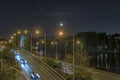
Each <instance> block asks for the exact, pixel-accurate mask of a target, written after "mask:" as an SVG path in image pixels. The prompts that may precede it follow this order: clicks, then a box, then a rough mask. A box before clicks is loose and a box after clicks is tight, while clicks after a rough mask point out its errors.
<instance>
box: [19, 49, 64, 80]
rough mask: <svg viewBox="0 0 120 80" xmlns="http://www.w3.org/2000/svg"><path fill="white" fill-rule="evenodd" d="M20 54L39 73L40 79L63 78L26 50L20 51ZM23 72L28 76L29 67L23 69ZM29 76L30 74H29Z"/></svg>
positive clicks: (57, 79)
mask: <svg viewBox="0 0 120 80" xmlns="http://www.w3.org/2000/svg"><path fill="white" fill-rule="evenodd" d="M20 55H22V56H23V57H24V58H25V59H26V60H27V61H28V64H29V66H30V68H31V69H32V70H34V71H36V72H38V73H39V74H40V77H41V78H40V80H64V79H62V78H61V77H60V76H59V75H58V74H56V73H55V72H54V71H53V70H52V69H51V68H49V67H48V66H46V65H45V64H44V63H43V62H42V61H41V60H40V59H38V58H36V57H35V56H33V55H31V54H29V53H28V52H27V51H24V50H22V51H20ZM25 70H26V71H25ZM25 70H24V71H25V73H26V74H27V75H28V76H29V73H30V71H29V69H28V70H27V69H25ZM29 78H30V76H29Z"/></svg>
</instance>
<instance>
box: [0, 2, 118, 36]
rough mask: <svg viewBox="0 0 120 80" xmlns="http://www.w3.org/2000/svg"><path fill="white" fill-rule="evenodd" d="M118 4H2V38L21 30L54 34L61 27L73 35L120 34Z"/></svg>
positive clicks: (0, 14) (0, 30)
mask: <svg viewBox="0 0 120 80" xmlns="http://www.w3.org/2000/svg"><path fill="white" fill-rule="evenodd" d="M119 3H120V2H119V0H118V1H117V0H3V1H0V36H2V37H8V36H10V34H12V33H13V32H15V31H16V30H18V29H26V28H30V27H32V28H34V27H39V28H40V29H42V30H44V31H46V32H51V33H53V32H55V30H56V28H57V27H60V26H59V23H60V22H62V23H64V26H63V27H64V28H65V29H66V30H67V31H68V32H71V33H77V32H83V31H96V32H106V33H108V34H112V33H120V4H119Z"/></svg>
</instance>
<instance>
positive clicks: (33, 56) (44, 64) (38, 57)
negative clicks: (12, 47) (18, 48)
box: [22, 49, 67, 80]
mask: <svg viewBox="0 0 120 80" xmlns="http://www.w3.org/2000/svg"><path fill="white" fill-rule="evenodd" d="M22 50H23V51H25V52H27V53H29V54H30V55H32V56H33V57H36V58H37V59H39V60H40V61H41V62H42V63H43V64H44V65H46V66H47V67H48V68H49V69H51V70H52V71H53V72H54V73H56V74H57V75H58V76H59V77H60V78H61V79H63V80H67V79H65V78H64V77H63V76H62V75H61V74H59V73H58V72H57V71H55V70H54V69H53V68H52V67H50V66H49V65H48V64H46V63H45V62H44V61H42V60H41V59H40V58H39V57H37V56H35V55H33V54H31V53H30V52H29V51H27V50H25V49H22Z"/></svg>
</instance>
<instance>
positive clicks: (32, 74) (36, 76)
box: [30, 72, 40, 80]
mask: <svg viewBox="0 0 120 80" xmlns="http://www.w3.org/2000/svg"><path fill="white" fill-rule="evenodd" d="M30 77H31V79H35V80H36V79H37V80H38V79H40V75H39V74H38V73H37V72H31V73H30Z"/></svg>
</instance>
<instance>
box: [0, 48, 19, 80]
mask: <svg viewBox="0 0 120 80" xmlns="http://www.w3.org/2000/svg"><path fill="white" fill-rule="evenodd" d="M0 60H1V62H0V80H16V79H17V77H16V70H14V69H11V67H12V68H15V69H17V70H20V68H19V66H18V64H17V63H16V62H15V59H14V55H13V53H11V51H10V49H9V48H7V49H5V50H3V51H2V52H0Z"/></svg>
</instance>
